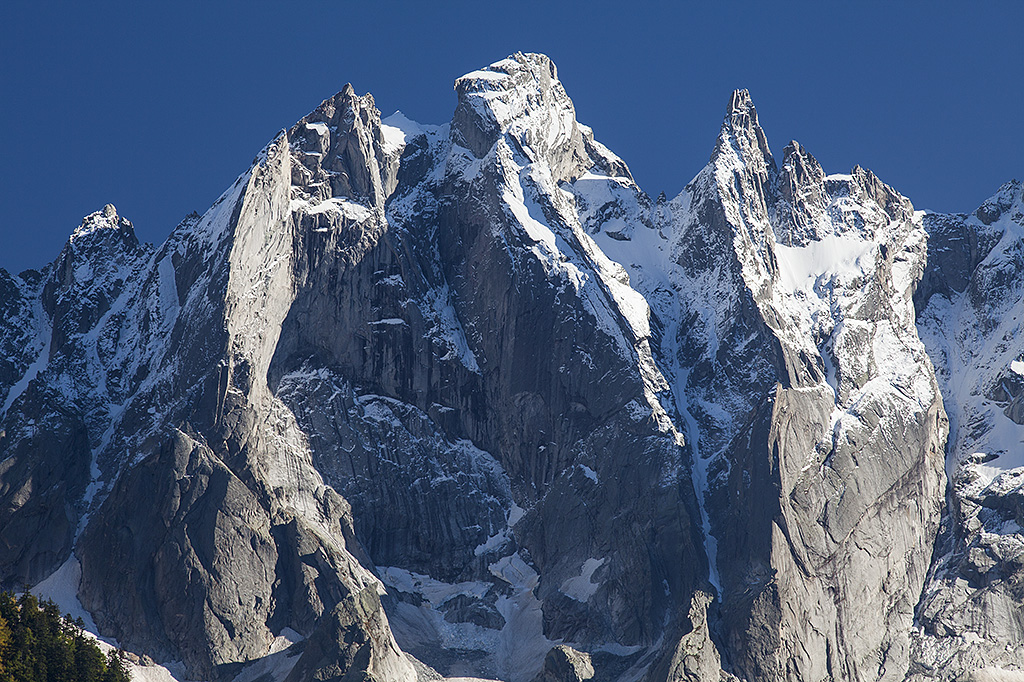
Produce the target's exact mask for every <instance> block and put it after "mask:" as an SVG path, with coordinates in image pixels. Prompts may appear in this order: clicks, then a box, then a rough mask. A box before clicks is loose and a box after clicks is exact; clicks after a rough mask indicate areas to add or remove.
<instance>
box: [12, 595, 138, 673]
mask: <svg viewBox="0 0 1024 682" xmlns="http://www.w3.org/2000/svg"><path fill="white" fill-rule="evenodd" d="M83 626H84V623H82V620H81V618H79V619H77V621H75V622H72V620H71V616H63V617H62V616H61V615H60V610H59V609H58V607H57V605H56V604H55V603H53V602H52V601H48V600H46V601H42V602H40V601H39V600H38V599H37V598H36V597H34V596H33V595H31V594H29V593H27V592H26V593H25V594H23V595H22V596H21V597H20V598H18V599H17V600H15V599H14V595H12V594H10V593H9V592H0V682H130V681H131V676H130V674H129V672H128V666H127V664H126V663H125V660H124V653H123V652H122V651H120V650H112V651H111V652H110V654H109V655H107V656H104V655H103V652H102V651H101V650H100V648H99V646H98V645H97V644H96V642H95V641H93V640H92V639H91V638H90V637H88V636H87V635H86V634H85V630H84V627H83Z"/></svg>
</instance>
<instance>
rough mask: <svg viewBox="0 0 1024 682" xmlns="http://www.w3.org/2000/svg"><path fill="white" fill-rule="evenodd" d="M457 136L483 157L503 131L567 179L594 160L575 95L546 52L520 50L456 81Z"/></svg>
mask: <svg viewBox="0 0 1024 682" xmlns="http://www.w3.org/2000/svg"><path fill="white" fill-rule="evenodd" d="M455 91H456V93H457V94H458V98H459V104H458V106H457V107H456V109H455V115H454V117H453V119H452V140H453V142H455V143H456V144H458V145H460V146H462V147H465V148H466V149H468V150H469V151H470V152H471V153H472V154H473V155H474V156H476V157H477V158H483V157H484V156H486V155H487V154H488V152H490V150H491V149H492V148H493V147H494V145H495V143H497V142H498V140H499V139H500V138H501V136H502V135H508V136H510V138H511V140H512V142H513V144H512V146H513V147H514V148H515V149H517V151H520V152H522V153H523V154H524V155H525V156H526V157H527V158H528V160H529V161H530V162H538V161H543V162H544V163H546V164H547V165H548V166H550V168H551V172H552V175H553V176H554V177H555V178H556V179H558V180H563V179H567V178H570V177H574V176H576V175H578V174H579V173H580V172H582V171H583V170H586V169H587V168H589V167H590V166H591V165H592V162H591V160H590V158H589V156H588V155H587V153H586V150H585V143H584V141H583V135H582V132H581V130H580V126H579V124H578V123H577V122H576V110H575V108H574V107H573V104H572V100H571V99H569V95H567V94H566V92H565V89H564V88H563V87H562V84H561V82H559V80H558V69H557V68H556V67H555V64H554V62H552V61H551V59H549V58H548V57H547V56H546V55H543V54H535V53H522V52H517V53H516V54H514V55H512V56H510V57H507V58H505V59H502V60H501V61H498V62H495V63H493V64H491V65H490V66H488V67H485V68H483V69H480V70H477V71H472V72H470V73H468V74H466V75H465V76H462V77H461V78H459V79H458V80H456V81H455Z"/></svg>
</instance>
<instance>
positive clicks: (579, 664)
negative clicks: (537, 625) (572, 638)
mask: <svg viewBox="0 0 1024 682" xmlns="http://www.w3.org/2000/svg"><path fill="white" fill-rule="evenodd" d="M593 676H594V666H593V664H592V663H591V661H590V655H589V654H586V653H584V652H582V651H576V650H575V649H573V648H572V647H569V646H564V645H560V646H556V647H552V649H551V651H549V652H548V654H547V656H545V657H544V667H543V668H541V671H540V674H539V675H537V677H535V678H533V679H534V682H585V680H589V679H590V678H592V677H593Z"/></svg>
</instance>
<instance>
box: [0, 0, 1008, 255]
mask: <svg viewBox="0 0 1024 682" xmlns="http://www.w3.org/2000/svg"><path fill="white" fill-rule="evenodd" d="M1022 26H1024V3H1021V2H1009V1H1003V2H976V3H975V2H972V3H967V2H964V3H957V4H952V3H942V2H910V1H900V2H849V3H839V2H813V3H797V2H775V3H767V2H765V3H753V2H750V3H745V2H744V3H741V2H730V1H724V2H704V3H700V4H697V3H684V2H663V3H643V2H635V3H630V2H622V1H620V2H601V1H595V0H591V1H590V2H580V3H558V4H556V3H554V2H525V1H520V0H507V1H506V2H504V3H497V2H494V3H492V2H484V1H482V0H478V1H476V2H447V3H446V2H429V1H427V0H419V1H417V2H386V1H382V2H373V0H369V1H366V2H352V1H349V0H333V1H327V0H315V1H313V2H308V3H284V2H280V3H269V2H259V1H249V2H212V1H211V2H148V1H147V2H123V3H118V2H104V1H99V2H70V1H69V2H65V3H50V2H38V1H34V2H23V1H22V0H8V1H7V2H4V4H3V8H2V9H0V123H2V126H3V154H2V155H0V159H2V160H3V162H2V163H0V267H3V268H7V269H9V270H12V271H15V272H17V271H20V270H21V269H23V268H26V267H39V266H41V265H43V264H44V263H46V262H48V261H49V260H51V259H52V258H53V257H55V256H56V254H57V253H58V251H59V250H60V248H61V246H62V244H63V242H64V241H65V239H66V237H67V235H68V234H69V233H70V232H71V230H73V229H74V228H75V227H76V226H77V225H78V224H79V222H80V221H81V218H82V216H83V215H85V214H87V213H89V212H91V211H94V210H98V209H99V208H101V207H102V206H103V205H104V204H105V203H108V202H111V203H114V204H115V205H116V206H117V207H118V211H119V213H121V215H124V216H126V217H128V218H129V219H131V220H132V221H133V222H134V223H135V226H136V229H137V231H138V234H139V236H140V237H141V238H142V239H144V240H147V241H153V242H160V241H162V240H163V239H164V238H165V237H166V235H167V234H168V233H169V231H170V230H171V229H172V228H173V227H174V225H175V224H176V223H177V222H178V220H179V219H180V218H181V217H182V216H184V215H185V214H187V213H188V212H189V211H192V210H197V211H199V212H200V213H202V212H203V211H205V209H206V208H207V207H208V206H209V205H210V204H211V203H212V202H213V201H214V200H215V199H216V197H217V196H218V195H219V194H220V193H221V191H222V190H223V189H225V188H226V187H227V186H228V185H230V184H231V182H232V181H233V180H234V178H235V177H236V176H237V175H238V174H239V173H241V172H243V171H244V170H245V169H246V168H247V167H248V165H249V162H250V161H251V159H252V158H253V156H254V155H255V153H256V152H257V151H259V150H260V149H261V148H262V147H263V145H264V144H265V143H266V142H267V141H268V140H269V139H270V138H271V137H273V136H274V135H275V133H276V132H277V131H278V130H280V129H281V128H284V127H288V126H290V125H291V124H292V123H293V122H294V121H296V120H298V119H299V118H300V117H302V116H303V115H304V114H306V113H307V112H308V111H310V110H311V109H313V108H314V107H315V106H316V105H317V104H319V103H320V101H321V100H323V99H324V98H326V97H328V96H330V95H331V94H333V93H334V92H336V91H338V90H340V89H341V87H342V86H343V85H344V84H345V83H346V82H352V84H353V85H354V86H355V88H356V90H357V92H360V93H362V92H366V91H370V92H372V93H373V94H374V97H375V98H376V100H377V104H378V107H379V108H380V109H381V110H382V112H383V113H384V114H385V115H387V114H390V113H391V112H393V111H394V110H395V109H401V110H402V111H403V112H405V113H406V115H408V116H409V117H410V118H412V119H414V120H418V121H421V122H424V123H441V122H445V121H447V120H448V119H449V118H450V116H451V113H452V110H453V109H454V106H455V97H454V93H453V91H452V83H453V81H454V79H455V78H456V77H458V76H459V75H461V74H463V73H465V72H468V71H471V70H473V69H476V68H479V67H481V66H484V65H486V64H489V63H490V62H493V61H496V60H498V59H501V58H502V57H505V56H506V55H508V54H510V53H512V52H515V51H517V50H519V51H537V52H545V53H547V54H548V55H550V56H551V57H552V58H553V59H554V60H555V62H556V63H557V65H558V68H559V76H560V77H561V80H562V82H563V83H564V84H565V87H566V89H567V90H568V92H569V95H570V96H571V97H572V98H573V100H574V102H575V104H576V110H577V115H578V118H579V119H580V121H582V122H584V123H587V124H588V125H590V126H592V127H593V128H594V131H595V135H596V136H597V138H598V139H599V140H601V141H602V142H604V143H605V144H606V145H607V146H609V147H610V148H611V149H612V150H613V151H615V152H616V153H617V154H618V155H619V156H621V157H623V158H624V159H625V160H626V162H627V163H628V164H629V165H630V167H631V169H632V170H633V173H634V175H635V176H636V178H637V181H638V182H639V183H640V185H641V186H642V187H644V189H646V190H647V191H648V192H649V193H650V194H652V195H656V194H657V193H658V192H660V191H665V192H666V193H667V194H669V195H673V194H675V193H677V192H678V191H679V190H680V189H681V188H682V187H683V185H684V184H685V183H686V182H687V181H688V180H690V178H692V176H693V175H694V174H696V173H697V171H699V170H700V168H701V167H702V166H703V165H704V163H705V162H706V160H707V158H708V155H709V153H710V151H711V148H712V145H713V142H714V139H715V136H716V134H717V132H718V127H719V124H720V121H721V118H722V115H723V112H724V108H725V105H726V102H727V99H728V96H729V93H730V92H731V91H732V90H733V89H734V88H737V87H746V88H749V89H750V91H751V95H752V96H753V99H754V102H755V104H756V105H757V108H758V112H759V114H760V117H761V123H762V125H763V126H764V127H765V129H766V131H767V133H768V137H769V141H770V143H771V144H772V148H773V149H774V150H775V152H776V154H780V153H781V150H782V147H783V146H784V145H785V143H786V142H787V141H789V140H790V139H797V140H799V141H800V142H802V143H803V144H804V145H805V146H806V147H807V148H808V149H809V150H810V151H811V152H812V153H813V154H815V155H816V156H817V157H818V159H819V160H820V161H821V162H822V164H823V165H824V166H825V169H826V171H828V172H845V171H848V170H849V169H850V168H851V167H852V166H853V165H854V164H857V163H859V164H861V165H863V166H866V167H868V168H871V169H872V170H874V171H875V172H876V173H877V174H878V175H879V176H880V177H881V178H882V180H884V181H885V182H888V183H889V184H891V185H893V186H894V187H896V188H897V189H898V190H900V191H901V192H903V193H904V194H905V195H907V196H908V197H910V198H911V199H912V200H913V201H914V203H915V205H916V206H918V207H920V208H932V209H936V210H945V211H970V210H973V208H975V207H976V206H977V205H978V204H979V203H980V202H981V201H983V200H984V199H985V198H986V197H988V196H989V195H990V194H992V193H993V192H994V191H995V190H996V189H997V188H998V187H999V185H1000V184H1002V183H1003V182H1005V181H1006V180H1009V179H1010V178H1012V177H1021V176H1022V175H1024V94H1022V92H1024V87H1022V84H1024V41H1022V40H1021V37H1020V31H1021V27H1022Z"/></svg>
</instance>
